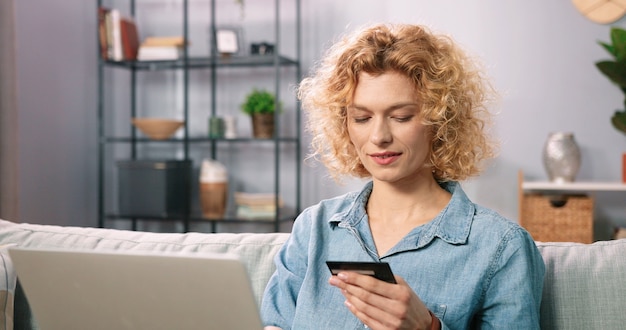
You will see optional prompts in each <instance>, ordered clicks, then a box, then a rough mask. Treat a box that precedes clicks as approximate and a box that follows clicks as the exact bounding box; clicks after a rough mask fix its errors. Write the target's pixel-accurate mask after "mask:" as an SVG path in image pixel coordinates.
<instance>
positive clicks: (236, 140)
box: [105, 137, 299, 143]
mask: <svg viewBox="0 0 626 330" xmlns="http://www.w3.org/2000/svg"><path fill="white" fill-rule="evenodd" d="M105 141H106V142H107V143H139V142H141V143H185V142H186V141H185V139H183V138H171V139H166V140H152V139H150V138H147V137H140V138H135V139H133V138H131V137H107V138H105ZM213 141H215V142H224V143H249V142H274V141H279V142H292V143H296V142H298V141H299V140H298V138H297V137H277V138H271V139H261V138H253V137H242V138H234V139H227V138H210V137H190V138H189V140H187V142H189V143H209V142H213Z"/></svg>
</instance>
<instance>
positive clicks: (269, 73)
mask: <svg viewBox="0 0 626 330" xmlns="http://www.w3.org/2000/svg"><path fill="white" fill-rule="evenodd" d="M104 2H105V1H103V0H97V6H98V8H100V7H102V6H103V3H104ZM139 2H141V3H142V5H141V6H138V3H139ZM144 2H148V1H130V2H129V3H127V6H125V8H120V9H119V10H121V11H122V12H125V13H130V15H131V16H132V17H133V18H134V17H136V16H135V14H136V9H138V8H137V7H139V8H141V9H140V10H142V11H145V14H150V11H152V10H154V9H155V8H151V7H150V6H147V7H144V6H143V5H144V4H143V3H144ZM190 2H191V1H189V0H182V1H180V2H178V5H180V8H181V9H182V11H181V13H180V14H181V18H182V26H181V31H179V32H176V29H172V31H171V32H169V33H172V35H180V36H181V37H182V38H183V40H190V39H191V38H190V26H191V23H192V22H191V21H190V20H189V18H190V17H189V14H190V11H192V10H193V9H191V8H190V7H189V5H190ZM200 2H202V3H204V5H208V6H210V7H211V10H210V11H209V12H207V13H206V15H204V18H203V22H202V24H208V25H209V26H210V29H211V30H212V29H215V28H216V26H217V25H216V22H218V21H219V20H218V12H219V10H218V9H217V2H218V1H217V0H201V1H200ZM116 4H117V5H120V4H119V3H117V2H113V4H112V2H111V1H106V3H104V5H105V6H106V5H111V6H113V5H116ZM204 5H202V6H204ZM279 6H281V4H280V3H279V2H276V3H275V4H274V6H268V8H267V10H268V14H269V11H272V12H274V13H275V14H276V15H274V16H273V21H272V20H270V19H269V18H270V17H271V16H268V15H264V16H262V17H264V18H263V20H264V21H267V22H268V23H272V24H273V26H274V28H273V29H268V31H263V32H264V34H265V37H264V38H268V40H274V52H273V54H265V55H257V54H254V55H229V56H227V55H219V54H216V53H215V52H216V48H215V47H209V48H210V49H209V52H208V53H197V52H193V49H190V48H181V51H180V52H179V53H178V54H177V55H178V56H179V57H178V58H177V59H174V60H152V61H136V60H124V61H112V60H107V59H105V58H106V57H108V58H111V57H112V56H104V57H103V56H102V55H103V53H102V51H103V50H108V47H106V46H107V45H108V42H110V40H109V39H107V38H103V36H102V32H103V31H102V30H101V29H98V31H95V32H97V38H98V40H99V41H100V43H99V45H98V46H99V50H100V52H98V55H99V56H98V62H97V65H98V104H97V118H98V225H99V227H106V225H107V223H106V222H107V221H111V220H121V219H123V220H125V221H128V222H132V226H133V229H135V230H136V228H137V223H138V222H141V221H159V222H180V223H182V224H183V231H184V232H187V231H188V230H189V229H190V225H192V224H193V225H198V224H212V226H211V229H210V230H211V231H212V232H216V231H217V230H218V228H217V227H219V226H217V225H216V224H242V223H245V224H259V225H261V226H262V227H263V228H264V229H267V230H271V231H279V230H280V227H281V225H282V224H285V223H288V222H293V221H294V219H295V218H296V216H297V215H298V214H299V213H300V199H301V198H300V194H301V184H302V183H301V178H300V173H301V159H300V158H301V156H300V154H301V146H300V144H301V135H300V134H301V131H302V130H301V128H300V126H301V119H300V118H301V110H300V104H299V102H298V101H297V98H296V97H295V95H291V96H289V95H288V96H287V97H290V98H291V97H293V99H292V100H293V101H295V107H293V108H292V109H289V111H293V115H294V116H292V117H281V116H279V115H278V114H277V115H276V116H275V117H274V119H277V122H276V126H275V127H276V128H275V129H276V131H275V135H276V136H275V137H272V138H265V139H263V138H255V137H253V136H240V137H237V138H234V139H229V138H213V137H209V134H208V131H207V132H206V133H205V132H203V131H199V130H194V131H193V133H192V132H191V129H190V123H191V122H192V121H194V120H197V119H198V118H200V117H201V119H200V120H202V121H205V120H206V116H211V117H219V116H220V115H221V114H223V111H221V110H220V109H219V105H220V103H218V101H217V100H218V98H220V102H222V101H224V102H228V101H233V102H234V101H235V100H234V99H233V98H234V96H233V95H231V94H230V93H224V90H228V91H230V90H233V91H236V92H237V93H240V92H244V91H248V90H249V88H250V87H254V86H256V85H259V83H260V85H264V86H270V84H271V85H272V86H273V87H269V88H268V89H269V90H270V91H272V92H273V93H274V94H275V95H277V96H279V97H280V96H281V95H282V93H280V91H281V90H282V89H283V88H285V87H286V84H287V83H291V79H293V80H294V81H295V83H297V82H299V80H300V79H301V67H300V65H301V64H300V59H301V58H302V54H301V49H300V48H301V46H300V35H301V29H300V19H301V17H300V11H301V8H300V0H294V8H293V9H294V10H295V11H294V12H293V15H294V20H293V21H292V20H291V19H290V18H287V19H286V20H285V19H283V17H282V16H281V13H280V10H279V9H280V7H279ZM103 8H104V7H103ZM220 9H222V8H220ZM119 10H118V11H119ZM137 12H139V11H137ZM142 14H144V13H143V12H142ZM104 15H106V12H105V13H104ZM138 16H140V15H138ZM259 16H261V15H259ZM194 17H196V16H194ZM197 17H200V18H202V17H203V15H202V14H198V16H197ZM98 20H99V22H98V23H99V24H101V23H102V17H101V16H98ZM220 20H221V17H220ZM283 21H285V22H288V23H289V24H291V23H293V24H295V26H294V28H295V30H294V31H290V33H289V34H291V32H294V34H293V37H294V39H293V40H291V38H282V37H281V33H282V32H285V29H286V28H284V27H282V26H281V24H282V22H283ZM105 22H106V21H105ZM168 22H169V20H168V21H163V22H162V23H163V25H164V26H167V25H168V24H169V23H168ZM197 23H199V22H193V25H194V26H195V25H197ZM112 24H113V23H112ZM112 24H111V25H112ZM99 27H101V25H99ZM104 27H105V28H106V25H104ZM289 27H291V25H289ZM289 27H288V28H289ZM139 28H140V29H141V27H139ZM270 30H273V32H274V33H273V36H272V35H271V31H270ZM106 31H107V30H106V29H105V33H107V32H106ZM108 33H110V31H109V32H108ZM211 34H212V33H211ZM105 37H106V36H105ZM282 41H287V43H285V45H293V47H291V46H290V47H289V48H282V45H283V43H282ZM102 42H104V46H105V47H106V48H102V47H103V46H102V45H103V44H102ZM115 44H116V45H117V44H118V43H115ZM191 53H193V54H194V55H192V54H191ZM107 54H108V53H107ZM286 54H288V56H285V55H286ZM105 55H106V54H105ZM196 55H199V56H196ZM132 57H133V56H127V57H126V58H132ZM116 69H119V71H127V72H123V73H124V74H122V75H118V74H117V73H113V71H118V70H116ZM168 70H173V71H174V70H176V72H179V73H182V75H181V76H182V77H181V78H180V79H179V76H178V75H177V76H176V88H169V87H168V88H166V89H164V88H163V87H164V86H165V82H164V83H163V84H161V82H159V81H158V80H156V79H155V80H154V81H153V80H151V79H150V78H148V80H145V79H143V78H144V77H141V78H139V77H138V76H137V74H139V76H142V75H144V74H147V76H148V77H149V76H151V75H152V74H151V72H154V71H162V72H164V73H167V72H169V71H168ZM193 70H196V71H194V74H193V75H192V74H191V72H192V71H193ZM109 73H110V74H109ZM125 73H129V74H125ZM249 73H252V74H249ZM290 74H293V78H288V77H287V76H288V75H290ZM192 77H193V78H192ZM196 78H198V79H196ZM284 79H286V80H284ZM222 80H223V81H222ZM118 82H122V83H124V82H127V83H128V88H125V87H123V88H125V90H124V92H123V93H122V95H121V97H119V98H118V95H117V94H116V92H117V87H116V88H110V87H113V86H116V84H117V83H118ZM153 82H154V84H153ZM239 82H241V84H239ZM144 85H145V87H147V88H145V89H144V88H143V86H144ZM250 85H253V86H250ZM123 86H125V85H123ZM139 86H142V87H141V90H140V92H141V93H139V91H138V90H139V88H138V87H139ZM159 87H161V88H160V89H158V88H159ZM218 87H219V89H218ZM235 88H238V89H237V90H235ZM244 88H245V89H244ZM162 91H166V92H167V93H168V94H169V92H171V93H172V95H173V98H174V100H175V101H176V102H177V107H176V111H177V112H178V113H177V116H178V117H180V118H179V119H181V120H183V121H184V123H185V124H184V126H183V129H181V131H182V132H181V131H178V134H175V135H174V136H173V137H172V138H169V139H165V140H153V139H150V138H148V137H147V136H146V135H144V134H142V133H140V132H139V131H137V130H135V129H134V128H132V126H131V125H130V123H128V125H126V124H124V123H121V122H120V121H119V120H117V118H133V117H136V116H137V115H138V113H139V111H138V109H139V108H140V107H141V106H143V102H144V100H147V99H148V98H150V97H151V96H152V95H153V93H159V92H162ZM198 93H200V94H198ZM233 94H234V93H233ZM287 94H288V93H287ZM154 95H156V94H154ZM197 95H202V100H200V99H197V98H196V96H197ZM118 101H119V102H118ZM124 101H128V104H127V105H122V104H123V102H124ZM198 101H199V102H200V103H197V102H198ZM279 101H282V99H279V100H277V102H279ZM197 104H202V114H200V113H198V111H196V110H198V109H197V108H196V107H197ZM164 106H165V105H164ZM192 110H193V111H192ZM224 111H225V110H224ZM181 112H182V113H181ZM147 116H148V117H149V116H150V115H149V114H147ZM109 125H110V127H109ZM282 127H289V128H293V130H289V131H285V132H284V133H281V132H283V131H281V130H280V128H282ZM180 133H183V134H180ZM146 151H148V152H146ZM153 151H154V152H153ZM161 152H162V153H161ZM157 154H158V155H159V156H158V157H162V156H161V155H165V154H167V155H170V157H171V158H172V160H185V161H189V162H191V163H192V167H191V171H190V173H189V174H190V175H188V174H187V173H186V172H185V173H182V174H177V175H174V174H172V175H171V176H172V178H170V176H166V174H167V173H165V174H164V173H157V174H158V177H159V180H158V181H159V182H153V181H157V180H152V179H153V178H152V177H148V175H147V174H146V175H144V174H145V173H140V174H137V175H136V176H134V175H133V176H132V178H141V180H143V181H141V184H137V183H135V187H140V191H141V192H144V191H146V192H149V191H150V192H155V191H156V192H157V193H158V194H162V192H164V191H168V189H174V188H176V187H183V188H181V189H189V188H188V187H193V186H192V185H194V184H197V182H198V181H199V180H198V176H199V175H200V173H199V171H198V163H199V162H202V161H203V159H214V160H217V161H221V160H224V161H223V163H224V165H225V166H229V165H232V166H233V167H234V168H233V169H234V170H242V172H241V173H240V175H239V176H238V177H236V178H234V180H235V182H237V184H241V185H244V184H247V183H248V182H247V181H249V180H259V179H260V181H258V182H254V184H258V185H260V186H262V187H263V189H268V190H271V191H273V192H274V193H275V194H277V195H280V193H283V194H291V195H292V196H293V199H291V197H292V196H289V197H290V200H289V203H293V205H291V204H290V205H289V207H290V208H289V209H288V210H287V211H283V210H282V209H281V210H279V212H278V213H276V214H274V215H273V216H272V218H271V219H251V218H237V217H236V216H235V214H234V213H233V214H227V216H226V217H224V218H220V219H207V218H204V217H203V216H202V214H201V213H200V212H197V211H196V210H197V209H198V207H197V206H198V205H196V203H198V202H200V199H199V198H198V197H199V196H196V195H197V194H199V192H198V190H197V189H190V191H189V194H188V195H184V196H186V197H184V196H183V195H180V194H178V193H177V194H176V196H181V199H184V202H185V208H176V210H180V211H184V212H182V214H180V213H179V214H161V212H160V210H161V208H154V209H153V208H123V207H121V205H122V203H121V202H120V200H123V201H127V199H123V198H125V197H120V196H122V194H121V193H120V192H127V191H128V190H130V189H125V190H121V187H125V183H126V181H130V179H128V175H126V174H125V175H121V174H123V172H122V171H121V170H115V163H116V162H118V163H119V161H120V159H123V160H122V161H139V162H141V161H149V158H150V157H154V156H155V155H157ZM259 154H260V155H262V157H263V160H265V158H268V157H271V156H273V161H272V162H271V163H272V165H271V166H264V167H263V168H259V167H258V166H254V165H256V164H255V163H254V162H255V160H256V159H255V158H256V157H257V156H258V155H259ZM291 156H293V159H292V158H291ZM118 165H119V164H118ZM283 168H285V169H286V170H283ZM292 169H293V174H294V177H293V179H292V178H290V177H289V176H291V171H292ZM150 171H151V172H150V175H152V174H154V173H152V171H153V170H152V169H150ZM244 171H247V172H244ZM144 172H147V171H144ZM161 172H162V171H161ZM157 174H154V175H155V176H156V175H157ZM144 176H145V177H146V178H144ZM164 177H165V178H164ZM116 179H117V180H118V181H117V184H115V180H116ZM123 180H126V181H123ZM151 180H152V181H151ZM137 181H139V179H138V180H137ZM270 181H273V182H270ZM194 182H196V183H194ZM144 183H145V184H144ZM153 183H154V184H155V185H156V184H157V183H158V184H159V189H153V188H152V184H153ZM162 186H163V187H162ZM251 186H252V187H254V185H251ZM144 187H147V188H144ZM138 189H139V188H138ZM116 197H117V198H118V200H117V201H116ZM155 200H158V201H161V200H162V198H155ZM187 202H189V205H188V206H189V208H188V209H187V208H186V207H187ZM147 204H148V205H160V204H159V203H158V202H156V203H154V202H151V203H147ZM168 210H169V209H168ZM172 210H174V208H172ZM122 213H123V214H122ZM138 213H147V214H138ZM155 214H156V215H155ZM197 227H203V228H204V227H205V226H197ZM222 227H229V229H225V230H236V229H233V228H230V227H231V226H222ZM232 227H234V228H236V226H232ZM166 230H167V229H166ZM203 230H204V229H203ZM219 230H223V228H220V229H219Z"/></svg>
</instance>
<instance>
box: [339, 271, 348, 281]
mask: <svg viewBox="0 0 626 330" xmlns="http://www.w3.org/2000/svg"><path fill="white" fill-rule="evenodd" d="M337 277H339V278H340V279H342V280H346V279H348V275H347V274H346V273H339V274H337Z"/></svg>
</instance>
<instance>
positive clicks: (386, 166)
mask: <svg viewBox="0 0 626 330" xmlns="http://www.w3.org/2000/svg"><path fill="white" fill-rule="evenodd" d="M490 92H491V90H490V87H489V84H488V83H487V82H486V81H485V79H483V77H482V75H481V73H480V72H479V71H478V70H477V68H476V66H475V65H474V62H472V61H471V60H470V58H469V57H467V56H466V55H465V54H464V53H463V52H462V51H461V50H460V49H459V48H458V47H457V46H456V45H455V44H454V42H453V41H452V40H451V39H450V38H448V37H445V36H442V35H436V34H433V33H431V32H430V31H429V30H428V29H426V28H425V27H422V26H416V25H404V24H395V25H393V24H380V25H374V26H368V27H365V28H364V29H362V30H358V31H355V32H354V33H352V34H349V35H346V36H344V38H342V39H341V40H340V41H339V42H337V43H336V44H335V45H334V46H332V47H331V48H330V49H329V51H328V52H327V54H326V56H325V58H324V59H323V60H322V62H321V63H320V64H319V66H318V67H317V68H316V69H315V70H314V71H313V73H312V75H310V76H309V77H307V78H305V79H304V80H303V81H302V82H301V84H300V87H299V96H300V99H301V100H302V104H303V108H304V109H305V110H306V111H307V115H308V125H307V127H308V129H309V130H310V132H311V133H312V135H313V141H312V143H313V150H314V154H313V155H314V156H316V157H319V158H320V159H321V161H323V162H324V164H325V165H326V166H327V167H328V168H329V170H330V173H331V174H332V175H333V176H334V177H335V178H337V179H339V178H341V177H342V176H344V175H352V176H356V177H361V178H369V179H371V180H369V182H368V183H367V184H366V185H365V186H364V188H363V189H362V190H361V191H358V192H353V193H348V194H346V195H343V196H339V197H336V198H333V199H329V200H324V201H321V202H320V203H319V204H317V205H315V206H312V207H310V208H307V209H306V210H305V211H304V212H302V214H301V215H300V216H299V217H298V218H297V219H296V221H295V223H294V227H293V231H292V234H291V236H290V238H289V240H288V241H287V243H286V244H285V245H284V246H283V247H282V249H281V251H280V252H279V253H278V255H277V256H276V259H275V263H276V272H275V274H274V275H273V276H272V278H271V279H270V282H269V284H268V286H267V288H266V292H265V296H264V299H263V304H262V308H261V313H262V317H263V320H264V323H265V325H266V329H276V328H279V329H297V330H300V329H362V328H370V329H439V328H441V329H448V328H450V329H468V328H480V329H538V328H539V306H540V300H541V291H542V285H543V276H544V264H543V260H542V259H541V255H540V254H539V252H538V250H537V248H536V247H535V244H534V242H533V240H532V238H531V237H530V235H529V234H528V233H527V232H526V231H525V230H524V229H523V228H521V227H520V226H519V225H517V224H516V223H514V222H512V221H510V220H508V219H505V218H503V217H502V216H500V215H499V214H497V213H496V212H494V211H492V210H489V209H487V208H485V207H481V206H479V205H476V204H474V203H472V202H471V201H470V200H469V199H468V197H467V196H466V195H465V193H464V192H463V189H462V188H461V185H460V184H459V183H458V182H459V181H461V180H464V179H466V178H468V177H471V176H474V175H477V174H478V173H479V172H480V164H481V162H482V161H483V160H484V159H487V158H489V157H492V155H493V146H492V143H491V142H490V140H489V138H488V136H487V134H486V132H485V125H486V123H488V119H489V114H488V112H487V109H486V101H488V100H489V96H490ZM494 193H498V192H497V191H494ZM327 260H332V261H374V262H386V263H389V264H390V266H391V269H392V270H393V272H394V274H395V278H396V281H397V284H391V283H387V282H384V281H381V280H378V279H376V278H374V277H371V276H368V275H363V274H359V273H356V272H350V271H342V272H340V273H339V274H338V275H337V276H331V274H330V272H329V270H328V267H327V266H326V264H325V262H326V261H327Z"/></svg>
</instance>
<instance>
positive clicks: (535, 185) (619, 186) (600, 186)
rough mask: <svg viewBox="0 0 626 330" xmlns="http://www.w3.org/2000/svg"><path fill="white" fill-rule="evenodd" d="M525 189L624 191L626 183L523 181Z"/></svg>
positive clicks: (523, 188) (625, 190)
mask: <svg viewBox="0 0 626 330" xmlns="http://www.w3.org/2000/svg"><path fill="white" fill-rule="evenodd" d="M522 190H524V191H551V192H589V191H624V192H626V184H625V183H622V182H593V181H580V182H564V183H556V182H550V181H534V182H528V181H524V182H522Z"/></svg>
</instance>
